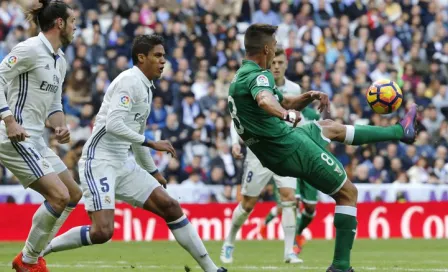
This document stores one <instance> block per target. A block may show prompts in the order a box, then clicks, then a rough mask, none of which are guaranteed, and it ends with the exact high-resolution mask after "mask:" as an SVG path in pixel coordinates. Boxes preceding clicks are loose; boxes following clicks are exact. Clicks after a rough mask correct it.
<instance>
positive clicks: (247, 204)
mask: <svg viewBox="0 0 448 272" xmlns="http://www.w3.org/2000/svg"><path fill="white" fill-rule="evenodd" d="M256 203H257V198H255V197H248V196H244V198H243V201H241V207H242V208H243V210H244V211H246V212H247V213H250V212H252V210H253V209H254V207H255V204H256Z"/></svg>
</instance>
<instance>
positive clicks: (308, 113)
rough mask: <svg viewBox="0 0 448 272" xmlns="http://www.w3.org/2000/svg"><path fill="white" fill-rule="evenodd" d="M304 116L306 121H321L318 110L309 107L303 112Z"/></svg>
mask: <svg viewBox="0 0 448 272" xmlns="http://www.w3.org/2000/svg"><path fill="white" fill-rule="evenodd" d="M302 114H303V116H304V117H305V119H306V120H319V119H320V114H319V113H318V112H317V111H316V110H314V109H310V108H308V107H306V108H304V109H303V110H302Z"/></svg>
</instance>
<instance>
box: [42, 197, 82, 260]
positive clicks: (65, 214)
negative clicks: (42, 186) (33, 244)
mask: <svg viewBox="0 0 448 272" xmlns="http://www.w3.org/2000/svg"><path fill="white" fill-rule="evenodd" d="M75 208H76V204H74V205H72V204H69V205H68V206H67V207H65V209H64V211H63V212H62V214H61V216H60V217H59V218H58V220H57V221H56V224H54V227H53V229H52V230H51V233H50V236H49V237H48V244H47V246H48V245H49V244H50V242H51V240H53V238H54V237H55V236H56V234H57V233H58V231H59V230H60V229H61V227H62V225H63V224H64V222H65V220H67V218H68V216H69V215H70V213H71V212H72V211H73V210H74V209H75ZM40 256H44V251H42V252H41V253H40Z"/></svg>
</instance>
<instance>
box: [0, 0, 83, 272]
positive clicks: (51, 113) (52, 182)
mask: <svg viewBox="0 0 448 272" xmlns="http://www.w3.org/2000/svg"><path fill="white" fill-rule="evenodd" d="M28 16H29V18H30V19H31V20H33V21H34V22H35V23H36V24H37V25H38V27H39V28H40V29H41V31H42V32H41V33H40V34H39V35H38V36H37V37H33V38H29V39H28V40H26V41H24V42H22V43H19V44H18V45H16V46H15V47H14V48H13V49H12V51H11V52H10V53H9V55H8V56H6V57H5V59H4V60H3V62H2V63H1V64H0V117H1V120H2V122H1V124H0V162H1V163H2V164H3V165H4V166H5V167H7V168H8V169H9V170H10V171H11V172H12V173H13V174H14V175H15V176H16V177H17V178H18V179H19V180H20V183H21V184H22V185H23V186H24V187H25V188H31V189H33V190H35V191H37V192H39V193H40V194H41V195H42V196H43V197H44V198H45V202H44V203H43V204H42V205H41V206H40V207H39V209H38V210H37V211H36V213H35V214H34V216H33V219H32V227H31V230H30V233H29V235H28V238H27V241H26V243H25V247H24V248H23V250H22V251H21V252H20V253H19V254H18V255H17V256H16V258H15V259H14V260H13V263H12V265H13V269H15V270H16V271H28V272H41V271H48V269H47V268H46V264H45V261H44V260H43V258H41V257H39V256H40V255H41V253H42V250H43V249H44V248H45V247H46V246H47V244H48V241H49V240H51V239H52V238H53V237H54V235H55V234H56V233H57V231H58V230H59V229H60V227H61V226H62V224H63V222H64V221H65V219H66V218H67V217H68V215H69V214H70V212H71V211H72V210H73V209H74V207H75V206H76V204H77V203H78V201H79V199H80V198H81V196H82V194H81V190H80V189H79V187H78V185H77V184H76V182H75V181H74V180H73V178H72V176H71V174H70V173H69V171H68V170H67V167H66V166H65V165H64V163H63V162H62V160H61V159H60V158H59V157H58V156H57V155H56V154H55V153H54V152H53V151H52V150H51V149H50V148H49V147H48V146H47V145H46V143H45V141H44V139H43V132H44V129H45V122H46V120H48V123H49V125H50V126H51V128H53V129H54V131H55V134H56V138H57V140H58V142H59V143H68V142H69V141H70V132H69V131H68V129H67V125H66V123H65V115H64V113H63V111H62V104H61V94H62V84H63V81H64V78H65V74H66V69H67V64H66V61H65V59H64V57H63V56H64V53H63V52H62V50H61V47H62V46H67V45H68V44H70V42H71V41H72V39H73V33H74V31H75V30H76V26H75V17H74V15H73V11H72V9H71V8H70V7H69V6H68V5H67V4H65V3H64V2H63V1H52V2H50V1H47V0H41V1H40V5H39V7H38V8H35V9H32V10H30V11H29V13H28Z"/></svg>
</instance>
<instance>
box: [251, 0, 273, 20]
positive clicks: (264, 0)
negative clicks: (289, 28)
mask: <svg viewBox="0 0 448 272" xmlns="http://www.w3.org/2000/svg"><path fill="white" fill-rule="evenodd" d="M252 23H253V24H256V23H263V24H270V25H276V26H277V25H279V24H280V18H279V17H278V15H277V14H276V13H275V12H274V11H272V10H271V3H270V2H269V0H261V2H260V10H258V11H256V12H255V13H254V15H253V18H252Z"/></svg>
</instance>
